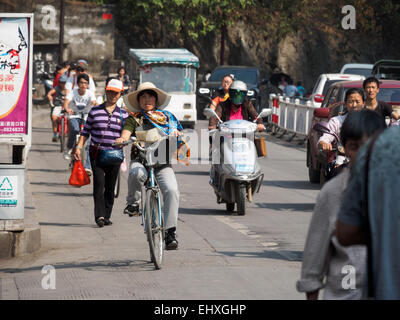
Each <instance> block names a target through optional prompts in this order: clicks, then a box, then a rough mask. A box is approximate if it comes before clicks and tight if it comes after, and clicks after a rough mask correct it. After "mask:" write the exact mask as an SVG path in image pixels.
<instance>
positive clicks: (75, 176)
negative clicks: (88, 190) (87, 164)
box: [69, 160, 90, 187]
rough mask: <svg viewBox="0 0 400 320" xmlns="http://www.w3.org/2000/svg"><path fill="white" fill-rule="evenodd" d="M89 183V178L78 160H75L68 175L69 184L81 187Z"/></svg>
mask: <svg viewBox="0 0 400 320" xmlns="http://www.w3.org/2000/svg"><path fill="white" fill-rule="evenodd" d="M89 183H90V178H89V176H88V174H87V173H86V171H85V169H84V168H83V165H82V162H81V161H80V160H77V161H75V164H74V167H73V169H72V173H71V176H70V177H69V184H70V185H71V186H75V187H82V186H85V185H87V184H89Z"/></svg>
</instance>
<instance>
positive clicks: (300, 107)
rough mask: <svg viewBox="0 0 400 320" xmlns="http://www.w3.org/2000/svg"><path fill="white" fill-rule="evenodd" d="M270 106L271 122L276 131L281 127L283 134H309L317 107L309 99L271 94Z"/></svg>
mask: <svg viewBox="0 0 400 320" xmlns="http://www.w3.org/2000/svg"><path fill="white" fill-rule="evenodd" d="M269 97H270V99H269V107H270V108H272V116H271V123H272V126H273V127H274V129H275V130H273V132H274V133H276V132H277V131H278V130H279V129H282V130H284V132H283V134H286V133H292V134H293V136H292V137H291V138H290V140H291V139H293V138H294V136H296V135H302V136H307V135H308V132H309V130H310V126H311V123H312V117H313V112H314V110H315V107H313V106H311V102H310V101H309V100H300V99H291V98H288V97H284V96H281V95H276V94H270V96H269Z"/></svg>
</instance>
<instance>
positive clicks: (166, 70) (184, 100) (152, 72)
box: [127, 48, 199, 128]
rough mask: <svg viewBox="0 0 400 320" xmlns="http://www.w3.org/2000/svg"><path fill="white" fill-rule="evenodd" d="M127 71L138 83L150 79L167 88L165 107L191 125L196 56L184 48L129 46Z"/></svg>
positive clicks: (192, 119)
mask: <svg viewBox="0 0 400 320" xmlns="http://www.w3.org/2000/svg"><path fill="white" fill-rule="evenodd" d="M129 57H130V61H129V65H128V66H127V69H128V73H129V74H130V76H131V79H133V80H135V82H136V84H137V85H139V84H140V83H142V82H147V81H149V82H152V83H154V84H155V85H156V86H157V88H160V89H161V90H164V91H165V92H168V94H170V95H171V101H170V103H169V105H168V107H167V108H166V110H168V111H170V112H171V113H173V114H174V115H175V116H176V117H177V119H178V120H179V121H180V122H181V123H182V125H183V126H185V127H189V128H194V126H195V124H196V122H197V111H196V72H197V68H198V67H199V59H198V58H197V57H196V56H195V55H194V54H193V53H191V52H190V51H188V50H186V49H182V48H181V49H130V50H129Z"/></svg>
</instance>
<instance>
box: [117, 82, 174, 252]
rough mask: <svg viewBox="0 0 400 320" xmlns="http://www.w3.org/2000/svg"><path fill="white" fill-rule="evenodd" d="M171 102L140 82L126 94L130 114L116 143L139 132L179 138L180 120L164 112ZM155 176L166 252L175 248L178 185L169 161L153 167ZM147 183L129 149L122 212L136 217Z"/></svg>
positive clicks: (165, 95) (144, 173) (136, 153)
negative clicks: (160, 203)
mask: <svg viewBox="0 0 400 320" xmlns="http://www.w3.org/2000/svg"><path fill="white" fill-rule="evenodd" d="M170 99H171V97H170V96H169V95H168V94H167V93H165V92H164V91H162V90H160V89H158V88H157V87H156V86H155V85H154V84H153V83H151V82H144V83H141V84H140V85H139V87H138V89H137V90H136V91H135V92H132V93H129V94H127V95H125V96H124V102H125V105H126V107H127V108H128V109H129V110H130V111H131V112H132V113H133V115H131V116H129V118H128V119H127V121H126V123H125V126H124V129H123V131H122V134H121V137H120V138H118V139H117V140H115V142H116V143H124V142H125V141H128V140H129V138H130V137H131V135H132V134H133V135H135V136H136V137H138V135H139V132H141V134H142V135H147V136H148V135H149V134H151V133H152V134H155V135H156V136H157V135H159V137H161V136H163V135H176V136H177V135H180V133H179V131H181V130H182V126H181V124H180V123H179V121H178V120H177V119H176V117H175V116H174V115H173V114H171V113H170V112H168V111H164V110H163V109H164V108H165V107H166V106H167V104H168V103H169V100H170ZM138 138H139V137H138ZM139 140H140V139H139ZM159 150H160V148H159ZM155 176H156V179H157V183H158V185H159V186H160V189H161V192H162V195H163V199H164V204H163V209H164V217H165V229H166V236H165V245H166V249H167V250H173V249H176V248H177V247H178V241H177V240H176V235H175V231H176V226H177V221H178V209H179V190H178V183H177V181H176V177H175V173H174V171H173V169H172V166H171V165H170V164H169V161H166V163H164V164H160V165H157V166H156V167H155ZM146 180H147V171H146V169H145V167H144V166H143V165H142V163H141V162H140V159H139V157H138V152H137V149H136V147H132V151H131V163H130V170H129V177H128V196H127V197H126V201H127V206H126V208H125V210H124V213H126V214H129V215H139V205H140V200H141V189H142V186H143V184H144V182H145V181H146Z"/></svg>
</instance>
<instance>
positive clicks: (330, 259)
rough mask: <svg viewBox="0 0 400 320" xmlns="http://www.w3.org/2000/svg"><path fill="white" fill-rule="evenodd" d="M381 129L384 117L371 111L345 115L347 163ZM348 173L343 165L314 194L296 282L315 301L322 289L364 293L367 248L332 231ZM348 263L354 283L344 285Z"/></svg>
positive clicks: (339, 294)
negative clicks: (342, 241) (349, 243)
mask: <svg viewBox="0 0 400 320" xmlns="http://www.w3.org/2000/svg"><path fill="white" fill-rule="evenodd" d="M384 128H385V122H384V120H383V118H381V117H380V116H379V115H378V114H377V113H376V112H374V111H371V110H361V111H355V112H352V113H350V114H349V115H348V116H347V118H346V120H344V122H343V125H342V128H341V132H340V135H341V140H342V142H343V145H344V148H345V152H346V156H347V157H348V158H349V159H350V166H352V165H353V163H354V162H355V159H356V156H357V152H358V149H359V148H360V146H361V145H362V144H363V143H365V141H366V140H367V138H368V137H369V136H371V135H373V134H374V133H376V132H378V131H380V130H383V129H384ZM349 176H350V169H349V168H345V169H344V170H343V171H342V172H341V173H340V174H339V175H338V176H336V177H334V178H333V179H332V180H330V181H328V182H327V183H326V184H325V185H324V186H323V188H322V189H321V191H320V193H319V194H318V197H317V202H316V204H315V208H314V214H313V217H312V219H311V223H310V226H309V229H308V234H307V240H306V245H305V248H304V253H303V261H302V268H301V279H300V280H299V281H297V290H298V291H300V292H305V293H306V297H307V299H309V300H317V299H318V293H319V291H320V290H321V289H322V288H324V296H323V298H324V299H347V300H349V299H352V300H356V299H361V298H362V296H363V287H364V284H365V274H366V272H365V270H366V247H365V246H364V245H357V246H352V247H343V246H342V245H340V244H339V242H338V240H337V238H336V236H335V234H334V230H335V225H336V219H337V216H338V213H339V208H340V204H341V201H342V198H343V196H344V195H345V193H346V191H345V188H346V186H347V182H348V179H349ZM349 266H350V268H354V269H352V270H355V274H354V279H355V283H354V285H353V286H344V285H343V278H344V276H345V275H346V274H347V273H346V272H347V269H346V268H348V267H349ZM343 271H345V272H343Z"/></svg>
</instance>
